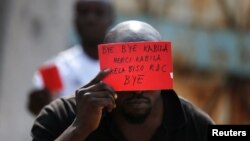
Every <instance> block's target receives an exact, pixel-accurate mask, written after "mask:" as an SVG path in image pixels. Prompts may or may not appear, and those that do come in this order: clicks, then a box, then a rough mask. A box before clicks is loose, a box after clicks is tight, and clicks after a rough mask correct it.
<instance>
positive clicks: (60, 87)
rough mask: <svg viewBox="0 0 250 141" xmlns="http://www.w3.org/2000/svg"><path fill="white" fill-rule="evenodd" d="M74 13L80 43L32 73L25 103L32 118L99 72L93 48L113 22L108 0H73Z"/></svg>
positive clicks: (111, 6)
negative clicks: (30, 86) (45, 106)
mask: <svg viewBox="0 0 250 141" xmlns="http://www.w3.org/2000/svg"><path fill="white" fill-rule="evenodd" d="M74 14H75V15H74V16H75V17H74V24H75V28H76V31H77V32H78V34H79V37H80V44H78V45H75V46H73V47H71V48H69V49H67V50H65V51H62V52H60V53H59V54H58V55H56V56H55V57H54V58H53V59H51V60H49V61H46V62H45V63H44V64H43V65H42V66H40V67H39V69H38V70H37V71H36V73H35V75H34V78H33V84H34V89H33V90H32V91H31V92H30V93H29V99H28V104H27V105H28V109H29V111H30V112H31V113H32V114H34V115H37V114H38V113H39V112H40V110H41V108H42V107H43V106H44V105H46V104H48V103H49V102H51V100H53V99H55V98H58V97H65V96H68V95H71V94H72V93H74V91H75V89H77V88H79V87H81V86H82V85H84V84H86V83H88V82H89V81H90V80H91V79H92V78H93V77H94V76H95V75H96V73H98V71H99V60H98V51H97V46H98V44H100V43H103V40H104V37H105V34H106V32H107V30H108V29H109V28H110V26H111V25H112V23H113V20H114V7H113V3H112V0H75V7H74Z"/></svg>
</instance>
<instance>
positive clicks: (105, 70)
mask: <svg viewBox="0 0 250 141" xmlns="http://www.w3.org/2000/svg"><path fill="white" fill-rule="evenodd" d="M103 71H104V72H110V71H111V69H110V68H107V69H104V70H103Z"/></svg>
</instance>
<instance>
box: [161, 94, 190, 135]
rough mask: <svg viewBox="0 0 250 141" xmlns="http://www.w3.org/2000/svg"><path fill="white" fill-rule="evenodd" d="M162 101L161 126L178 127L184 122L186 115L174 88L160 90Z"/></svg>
mask: <svg viewBox="0 0 250 141" xmlns="http://www.w3.org/2000/svg"><path fill="white" fill-rule="evenodd" d="M162 97H163V102H164V117H163V124H162V125H163V126H164V128H167V129H170V130H171V129H173V130H174V129H178V128H181V127H182V126H183V125H184V124H185V123H186V120H187V118H186V116H185V113H184V109H183V107H182V104H181V101H180V98H179V97H178V96H177V94H176V93H175V91H174V90H164V91H162Z"/></svg>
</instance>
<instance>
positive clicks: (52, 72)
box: [39, 64, 63, 94]
mask: <svg viewBox="0 0 250 141" xmlns="http://www.w3.org/2000/svg"><path fill="white" fill-rule="evenodd" d="M39 72H40V73H41V76H42V79H43V83H44V86H45V87H46V88H47V89H48V90H49V91H50V92H51V93H52V94H54V93H55V92H58V91H60V90H62V88H63V84H62V80H61V77H60V74H59V71H58V68H57V66H56V65H54V64H52V65H46V66H43V67H41V68H40V69H39Z"/></svg>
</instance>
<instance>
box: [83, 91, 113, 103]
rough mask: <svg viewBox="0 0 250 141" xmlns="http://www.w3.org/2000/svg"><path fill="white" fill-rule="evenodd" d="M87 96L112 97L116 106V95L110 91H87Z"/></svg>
mask: <svg viewBox="0 0 250 141" xmlns="http://www.w3.org/2000/svg"><path fill="white" fill-rule="evenodd" d="M84 96H85V97H87V98H88V97H89V98H107V99H111V101H112V103H113V104H114V105H115V106H116V104H115V97H114V96H113V95H112V94H110V92H108V91H100V92H91V93H90V92H87V93H85V94H84Z"/></svg>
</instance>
